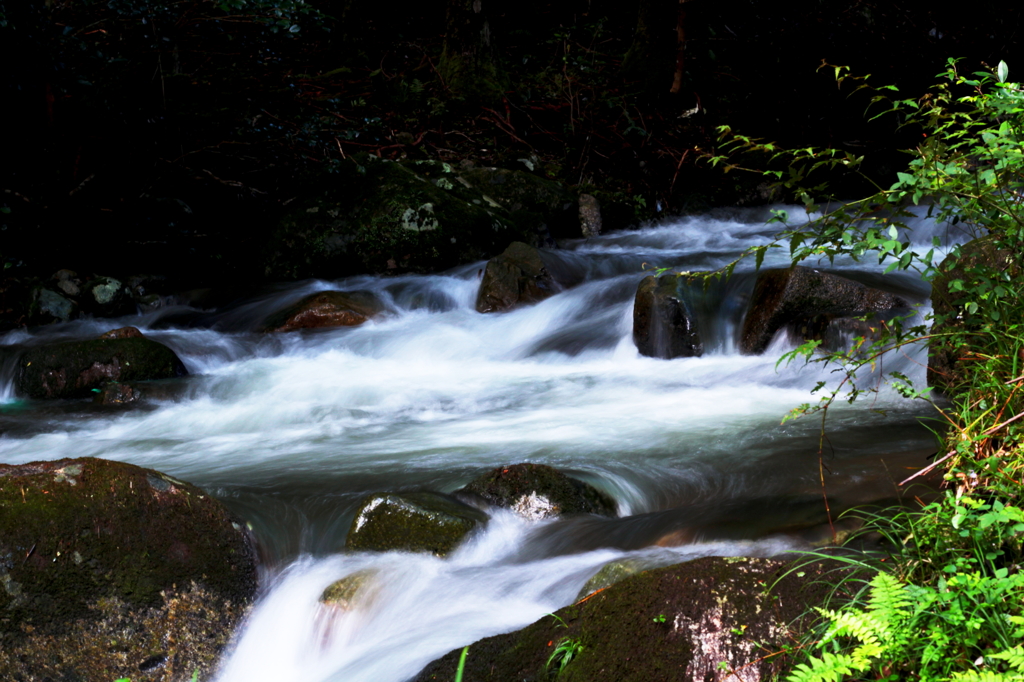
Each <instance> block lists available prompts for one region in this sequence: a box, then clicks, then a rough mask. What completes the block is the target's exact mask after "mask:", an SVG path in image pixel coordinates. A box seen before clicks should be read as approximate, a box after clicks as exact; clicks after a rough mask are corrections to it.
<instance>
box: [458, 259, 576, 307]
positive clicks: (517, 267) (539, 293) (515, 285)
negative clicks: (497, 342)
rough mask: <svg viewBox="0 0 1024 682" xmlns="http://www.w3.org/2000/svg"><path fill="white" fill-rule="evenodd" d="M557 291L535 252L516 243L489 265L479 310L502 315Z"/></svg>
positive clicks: (479, 297)
mask: <svg viewBox="0 0 1024 682" xmlns="http://www.w3.org/2000/svg"><path fill="white" fill-rule="evenodd" d="M557 291H558V285H557V284H556V283H555V280H554V278H553V277H552V276H551V274H550V273H549V272H548V268H547V267H546V266H545V264H544V260H543V259H542V258H541V253H540V251H539V250H537V249H536V248H534V247H532V246H530V245H529V244H524V243H522V242H513V243H512V244H511V245H509V247H508V248H507V249H505V251H504V252H503V253H502V254H501V255H500V256H495V257H494V258H492V259H491V260H489V261H487V266H486V267H485V268H484V276H483V279H482V280H481V282H480V291H479V293H478V294H477V297H476V309H477V311H478V312H481V313H492V312H502V311H505V310H510V309H511V308H514V307H516V306H517V305H525V304H529V303H537V302H538V301H543V300H544V299H545V298H548V297H549V296H551V295H553V294H554V293H556V292H557Z"/></svg>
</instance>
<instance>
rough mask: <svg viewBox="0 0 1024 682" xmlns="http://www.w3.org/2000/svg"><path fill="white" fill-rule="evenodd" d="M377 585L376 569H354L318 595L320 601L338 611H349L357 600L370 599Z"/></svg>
mask: <svg viewBox="0 0 1024 682" xmlns="http://www.w3.org/2000/svg"><path fill="white" fill-rule="evenodd" d="M377 587H379V584H378V582H377V571H374V570H372V569H367V570H364V571H356V572H355V573H352V574H349V575H347V576H345V577H344V578H341V579H340V580H335V581H334V582H333V583H331V584H330V585H328V586H327V587H326V588H325V589H324V591H323V593H322V594H321V595H320V603H321V604H323V605H325V606H330V607H332V608H334V609H338V610H340V611H349V610H351V609H353V608H355V606H356V604H357V603H358V602H359V601H366V600H369V599H372V598H373V595H374V593H375V592H376V588H377Z"/></svg>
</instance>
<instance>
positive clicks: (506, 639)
mask: <svg viewBox="0 0 1024 682" xmlns="http://www.w3.org/2000/svg"><path fill="white" fill-rule="evenodd" d="M824 570H825V567H823V566H821V565H819V566H817V567H806V568H804V569H802V571H800V572H798V573H797V572H792V573H790V572H787V571H788V564H785V563H783V562H781V561H775V560H769V559H726V558H719V557H709V558H704V559H698V560H695V561H690V562H687V563H684V564H678V565H675V566H670V567H667V568H662V569H657V570H653V571H647V572H644V573H641V574H638V575H634V576H632V577H629V578H626V579H625V580H623V581H622V582H620V583H618V584H616V585H613V586H612V587H609V588H608V589H606V590H603V591H601V592H598V593H597V594H595V595H593V596H591V597H590V598H588V599H586V600H585V601H581V602H579V603H576V604H574V605H572V606H567V607H565V608H563V609H560V610H558V611H557V612H556V613H555V614H554V616H557V618H555V617H552V616H545V617H544V618H541V619H540V620H539V621H537V622H536V623H534V624H532V625H529V626H527V627H526V628H523V629H522V630H519V631H518V632H513V633H509V634H506V635H498V636H496V637H489V638H487V639H483V640H480V641H478V642H475V643H474V644H472V645H471V646H470V648H469V655H468V657H467V659H466V668H465V675H464V679H467V680H473V681H474V682H513V680H514V681H516V682H519V681H527V682H540V681H541V680H550V679H553V678H554V672H553V671H551V672H550V673H549V671H548V669H547V667H546V663H547V661H548V659H549V657H550V656H551V653H552V651H553V650H554V647H555V646H557V644H558V643H559V642H561V641H562V640H564V639H574V640H577V641H579V642H580V643H581V644H582V645H583V650H582V651H581V652H580V653H579V654H578V655H577V656H576V657H575V658H574V659H573V661H572V662H571V663H569V664H568V665H567V666H566V667H565V669H564V670H563V671H562V672H561V673H560V674H559V675H558V679H559V680H564V681H565V682H582V681H584V680H585V681H587V682H677V681H678V680H702V681H704V682H711V681H718V680H722V681H724V680H727V679H731V680H736V679H740V680H743V681H744V682H753V681H754V680H766V679H772V675H775V674H778V673H779V672H780V671H782V670H784V669H785V665H786V661H785V660H784V659H785V656H783V655H779V656H772V657H767V658H762V657H764V656H765V655H766V654H768V653H772V652H778V651H780V648H781V646H782V645H783V644H786V643H788V642H789V641H790V640H789V635H790V631H791V628H793V627H796V628H799V627H800V622H799V621H798V619H799V617H800V616H801V614H803V613H804V612H805V610H806V609H807V607H808V606H809V605H815V604H819V603H821V601H822V600H823V599H824V596H825V594H826V593H827V590H828V589H829V587H828V586H827V585H825V584H824V583H822V582H817V581H815V580H814V578H815V577H816V576H817V575H820V573H821V572H822V571H824ZM769 586H771V591H769V590H768V588H769ZM460 653H461V649H457V650H455V651H452V652H450V653H449V654H447V655H445V656H444V657H442V658H440V659H438V660H436V661H434V662H433V663H431V664H430V665H428V666H427V667H426V668H425V669H424V670H423V671H422V672H421V673H420V674H419V676H418V677H417V678H416V681H417V682H427V681H428V680H430V681H433V680H451V679H453V678H454V674H455V669H456V667H457V666H458V660H459V655H460Z"/></svg>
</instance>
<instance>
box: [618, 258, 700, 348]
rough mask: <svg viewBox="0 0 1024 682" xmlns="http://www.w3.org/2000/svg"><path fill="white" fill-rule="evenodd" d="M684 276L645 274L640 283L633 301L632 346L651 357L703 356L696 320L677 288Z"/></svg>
mask: <svg viewBox="0 0 1024 682" xmlns="http://www.w3.org/2000/svg"><path fill="white" fill-rule="evenodd" d="M684 280H685V276H684V275H663V276H662V277H658V278H655V277H654V275H648V276H647V277H644V278H643V279H642V280H640V284H639V286H637V289H636V298H635V299H634V301H633V343H635V344H636V348H637V350H638V351H640V354H641V355H646V356H648V357H652V358H664V359H666V360H670V359H672V358H691V357H698V356H700V355H703V354H704V344H703V342H702V341H701V336H700V331H699V330H698V329H697V323H696V317H695V316H694V314H693V313H692V312H691V311H690V310H689V308H688V306H687V303H686V300H685V298H684V297H683V296H682V295H681V294H680V291H679V288H680V286H686V285H687V284H686V282H685V281H684Z"/></svg>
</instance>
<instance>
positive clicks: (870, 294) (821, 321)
mask: <svg viewBox="0 0 1024 682" xmlns="http://www.w3.org/2000/svg"><path fill="white" fill-rule="evenodd" d="M909 308H910V304H909V303H908V302H907V301H906V300H905V299H903V298H901V297H900V296H897V295H895V294H891V293H888V292H885V291H881V290H879V289H874V288H871V287H868V286H865V285H863V284H861V283H860V282H854V281H853V280H851V279H846V278H845V277H840V276H839V275H833V274H831V273H827V272H821V271H820V270H814V269H811V268H805V267H794V268H786V269H773V270H763V271H761V273H760V274H759V275H758V277H757V283H756V284H755V285H754V293H753V296H752V297H751V301H750V308H749V309H748V311H747V316H746V318H745V319H744V320H743V330H742V332H741V333H740V350H741V351H742V352H744V353H747V354H757V353H763V352H764V350H765V349H766V348H768V344H770V343H771V341H772V338H773V337H774V336H775V334H776V333H777V332H778V331H779V330H781V329H784V328H788V329H790V330H792V331H794V332H796V333H798V334H799V335H800V336H801V337H802V338H805V339H813V338H822V336H824V334H825V333H826V331H827V329H828V326H829V325H830V323H831V322H832V321H833V320H835V319H837V318H844V317H847V318H848V317H857V316H863V315H872V314H881V315H885V314H895V313H899V312H902V311H907V310H909Z"/></svg>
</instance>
